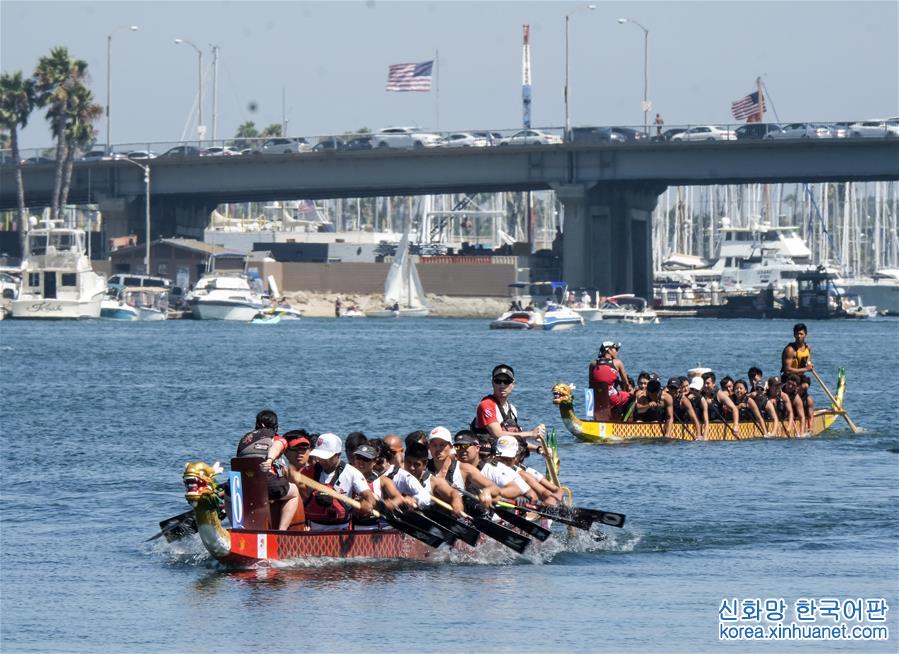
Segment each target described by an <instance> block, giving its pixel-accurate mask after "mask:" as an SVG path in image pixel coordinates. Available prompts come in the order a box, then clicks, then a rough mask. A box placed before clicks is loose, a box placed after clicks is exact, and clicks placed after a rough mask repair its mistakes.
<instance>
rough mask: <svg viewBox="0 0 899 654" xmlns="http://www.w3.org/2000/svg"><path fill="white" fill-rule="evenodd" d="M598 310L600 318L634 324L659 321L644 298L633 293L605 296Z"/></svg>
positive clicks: (650, 323) (653, 323)
mask: <svg viewBox="0 0 899 654" xmlns="http://www.w3.org/2000/svg"><path fill="white" fill-rule="evenodd" d="M598 311H599V314H600V316H601V317H602V320H611V321H617V322H629V323H633V324H635V325H656V324H658V323H659V322H660V321H659V316H658V314H657V313H656V312H655V310H654V309H653V308H652V307H650V306H649V303H648V302H647V301H646V299H645V298H642V297H637V296H636V295H634V294H633V293H625V294H622V295H612V296H610V297H607V298H606V299H605V301H604V302H603V303H602V305H600V307H599V309H598Z"/></svg>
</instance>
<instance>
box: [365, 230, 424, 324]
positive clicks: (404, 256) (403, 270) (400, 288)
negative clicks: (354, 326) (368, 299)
mask: <svg viewBox="0 0 899 654" xmlns="http://www.w3.org/2000/svg"><path fill="white" fill-rule="evenodd" d="M384 304H385V305H387V308H385V309H383V310H381V311H366V312H365V315H366V316H367V317H369V318H424V317H425V316H427V315H428V314H429V313H430V312H431V310H430V309H429V308H428V305H427V301H426V300H425V292H424V290H423V289H422V287H421V279H419V277H418V269H417V268H416V267H415V262H414V261H413V260H412V255H411V254H410V253H409V229H408V228H407V229H406V232H405V234H403V238H402V239H400V243H399V245H397V247H396V257H395V258H394V260H393V263H392V264H390V270H389V271H387V279H386V280H384Z"/></svg>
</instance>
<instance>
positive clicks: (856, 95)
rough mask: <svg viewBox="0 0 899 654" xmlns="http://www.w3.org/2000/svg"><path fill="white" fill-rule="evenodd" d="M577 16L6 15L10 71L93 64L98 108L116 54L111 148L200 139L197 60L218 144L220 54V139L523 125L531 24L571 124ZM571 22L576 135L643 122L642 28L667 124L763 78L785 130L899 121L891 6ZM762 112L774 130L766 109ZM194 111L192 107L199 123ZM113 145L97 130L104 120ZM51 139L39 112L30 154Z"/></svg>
mask: <svg viewBox="0 0 899 654" xmlns="http://www.w3.org/2000/svg"><path fill="white" fill-rule="evenodd" d="M586 4H587V3H578V2H550V1H546V2H452V1H445V2H385V1H374V0H371V1H369V2H334V1H332V2H251V1H243V2H212V1H210V2H162V1H155V2H126V1H118V2H77V1H71V2H42V1H40V0H27V1H15V0H2V2H0V62H2V69H3V71H16V70H22V71H23V72H25V73H30V72H31V71H32V70H33V69H34V66H35V64H36V63H37V61H38V59H39V58H40V57H41V56H43V55H46V54H48V53H49V51H50V49H51V48H52V47H53V46H57V45H64V46H66V47H68V49H69V51H70V53H71V54H72V55H73V56H76V57H78V58H81V59H84V60H86V61H87V62H88V66H89V68H88V70H89V72H90V74H91V83H90V84H91V88H92V89H93V91H94V95H95V98H96V100H97V102H99V103H100V104H105V103H106V73H107V64H106V45H107V35H109V34H110V33H111V32H113V31H114V30H117V28H120V27H123V26H128V25H132V24H133V25H138V26H139V31H137V32H130V31H128V30H127V28H126V29H125V30H119V31H115V33H114V36H113V41H112V140H113V142H114V143H120V144H124V143H139V142H143V143H147V142H156V141H175V140H178V139H180V138H181V136H182V134H184V133H187V134H188V138H190V137H194V135H195V133H196V132H195V125H196V122H195V119H194V120H193V122H191V112H192V109H193V107H194V106H195V102H196V96H197V86H198V84H197V54H196V52H195V51H194V49H193V48H191V47H190V46H189V45H185V44H181V45H176V44H175V43H174V42H173V40H174V39H175V38H177V37H181V38H183V39H187V40H190V41H192V42H193V43H195V44H196V45H197V46H199V47H201V48H202V49H203V50H204V55H203V63H204V67H205V68H207V70H206V72H205V75H206V81H205V91H206V92H205V93H204V96H205V97H204V115H205V120H204V122H205V123H206V124H207V125H208V126H209V130H210V134H209V135H210V136H211V109H212V89H211V87H212V84H211V81H212V72H211V70H210V69H209V66H210V64H211V60H212V57H211V52H210V47H209V46H210V44H216V45H218V46H220V48H221V51H220V52H221V54H220V62H219V101H218V135H219V138H226V137H229V136H232V135H233V134H234V131H235V129H236V128H237V126H238V125H239V124H241V123H242V122H244V121H246V120H253V121H255V122H256V124H257V126H259V127H260V128H261V127H264V126H266V125H269V124H270V123H275V122H280V121H281V114H282V100H281V98H282V89H285V92H286V115H287V118H288V119H289V127H288V131H289V133H290V134H292V135H317V134H328V133H341V132H344V131H352V130H355V129H358V128H360V127H368V128H370V129H378V128H380V127H384V126H387V125H398V124H400V125H401V124H419V125H421V126H422V127H424V128H427V129H436V128H438V127H439V129H441V130H461V129H487V128H491V129H510V128H517V127H519V126H520V125H521V121H522V117H521V40H522V25H523V24H525V23H529V24H530V26H531V61H532V77H533V82H532V85H533V98H534V99H533V109H532V122H533V125H534V126H535V127H538V126H546V127H551V126H552V127H558V126H561V125H563V124H564V104H563V99H562V89H563V85H564V79H565V65H564V52H565V31H564V22H565V20H564V17H565V14H566V13H568V12H571V11H573V10H577V9H578V8H579V7H585V6H586ZM596 5H597V7H596V9H595V10H593V11H588V10H579V11H577V13H575V14H573V15H572V17H571V21H570V38H569V46H570V61H571V78H570V94H571V95H570V107H571V121H572V124H573V125H612V124H618V125H639V124H642V122H643V113H642V108H641V102H642V99H643V32H642V30H640V29H639V28H638V27H637V26H636V25H633V24H624V25H620V24H618V22H617V19H618V18H619V17H622V16H624V17H629V18H632V19H635V20H637V21H639V22H641V23H642V24H643V25H645V26H646V28H648V29H649V31H650V36H649V46H650V61H649V71H650V92H649V96H650V99H651V100H652V102H653V111H654V112H655V111H659V112H660V113H661V114H662V116H663V117H664V119H665V121H666V123H667V124H668V125H673V124H680V123H726V122H733V120H732V119H731V116H730V103H731V102H732V101H733V100H736V99H738V98H740V97H742V96H743V95H745V94H747V93H749V92H751V91H753V90H754V88H755V79H756V77H757V76H759V75H761V76H762V78H763V80H764V82H765V85H766V87H767V90H768V92H769V94H770V97H771V99H772V100H773V106H774V108H775V109H776V110H777V114H778V116H779V118H780V120H781V121H800V120H849V119H865V118H871V117H884V116H896V115H899V93H897V88H899V70H897V67H899V64H897V62H899V50H897V41H899V36H897V35H899V11H897V7H899V3H897V2H896V1H895V0H890V1H884V2H811V1H809V2H727V1H718V2H676V1H668V2H658V1H657V2H635V1H632V2H602V1H599V2H596ZM435 51H439V67H438V69H439V125H438V124H437V111H436V104H437V103H436V99H437V97H436V96H437V95H438V94H437V93H435V92H434V91H432V92H430V93H390V92H387V91H385V90H384V85H385V82H386V79H387V67H388V65H390V64H394V63H405V62H420V61H426V60H428V59H431V58H433V57H434V53H435ZM770 109H771V107H770V106H769V114H768V116H766V118H767V119H769V120H772V121H773V120H774V114H773V113H771V112H770ZM194 111H195V110H194ZM97 129H98V132H99V135H100V138H99V141H100V142H104V141H105V129H106V128H105V121H104V120H103V119H101V120H100V121H99V122H98V123H97ZM50 143H51V139H50V135H49V131H48V129H47V124H46V121H45V120H44V118H43V115H41V114H35V115H33V116H32V119H31V123H30V124H29V127H28V128H27V129H26V130H25V131H24V133H23V135H22V137H21V147H23V148H29V147H40V146H45V145H49V144H50Z"/></svg>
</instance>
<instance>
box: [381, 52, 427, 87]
mask: <svg viewBox="0 0 899 654" xmlns="http://www.w3.org/2000/svg"><path fill="white" fill-rule="evenodd" d="M433 69H434V60H433V59H432V60H431V61H424V62H422V63H420V64H393V65H392V66H391V67H390V69H389V72H388V73H387V90H388V91H430V90H431V71H432V70H433Z"/></svg>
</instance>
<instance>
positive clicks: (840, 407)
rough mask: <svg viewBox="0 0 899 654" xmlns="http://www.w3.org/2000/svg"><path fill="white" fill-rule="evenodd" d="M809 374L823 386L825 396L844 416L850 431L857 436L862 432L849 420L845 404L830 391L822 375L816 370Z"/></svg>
mask: <svg viewBox="0 0 899 654" xmlns="http://www.w3.org/2000/svg"><path fill="white" fill-rule="evenodd" d="M809 372H810V373H812V376H813V377H814V378H815V379H816V380H817V381H818V383H819V384H820V385H821V389H822V390H823V391H824V394H825V395H827V397H829V398H830V401H831V403H832V404H833V406H834V407H836V412H837V413H839V414H840V415H841V416H843V420H845V421H846V424H847V425H849V429H851V430H852V433H853V434H857V433H858V432H859V431H860V430H859V428H858V427H856V426H855V423H853V422H852V420H851V419H850V418H849V414H848V413H846V410H845V409H844V408H843V403H842V402H840V401H838V400H837V398H836V397H835V396H834V394H833V393H831V392H830V389H829V388H827V386H826V385H825V384H824V380H823V379H821V377H820V375H818V372H817V371H816V370H815V369H814V368H812V369H811V370H809Z"/></svg>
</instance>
